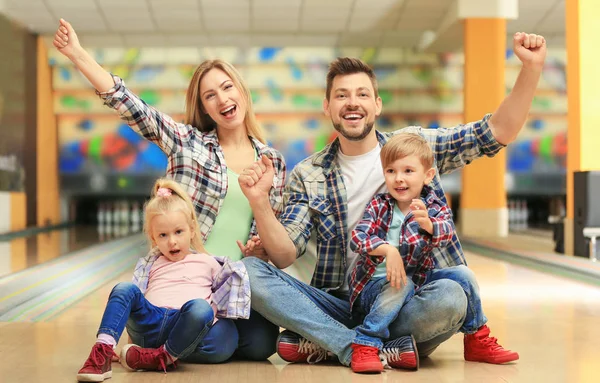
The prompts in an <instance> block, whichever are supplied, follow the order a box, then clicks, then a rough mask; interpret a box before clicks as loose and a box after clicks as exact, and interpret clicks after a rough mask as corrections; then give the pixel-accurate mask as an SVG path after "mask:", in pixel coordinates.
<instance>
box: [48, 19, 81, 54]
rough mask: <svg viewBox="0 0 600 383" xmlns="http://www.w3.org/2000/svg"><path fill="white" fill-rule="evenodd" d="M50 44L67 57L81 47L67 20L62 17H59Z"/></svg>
mask: <svg viewBox="0 0 600 383" xmlns="http://www.w3.org/2000/svg"><path fill="white" fill-rule="evenodd" d="M52 44H53V45H54V46H55V47H56V49H58V51H59V52H60V53H62V54H63V55H65V56H67V57H70V56H72V55H73V54H74V53H75V52H77V50H79V49H81V45H80V44H79V38H78V37H77V34H76V33H75V30H74V29H73V27H72V26H71V24H70V23H69V22H67V21H66V20H63V19H60V24H59V26H58V29H57V30H56V33H55V34H54V41H53V42H52Z"/></svg>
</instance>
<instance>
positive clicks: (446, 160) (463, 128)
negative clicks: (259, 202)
mask: <svg viewBox="0 0 600 383" xmlns="http://www.w3.org/2000/svg"><path fill="white" fill-rule="evenodd" d="M490 117H491V115H490V114H488V115H486V116H485V117H484V118H483V119H482V120H480V121H476V122H471V123H468V124H465V125H458V126H456V127H453V128H439V129H423V128H421V127H407V128H403V129H399V130H397V131H395V132H389V133H381V132H377V139H378V140H379V144H380V145H384V144H385V143H386V142H387V140H388V139H389V138H390V137H391V136H392V135H394V134H396V133H399V132H411V133H417V134H419V135H421V136H423V137H424V138H425V139H426V140H427V141H428V142H429V144H430V145H431V148H432V149H433V153H434V158H435V164H434V166H435V167H436V170H437V172H436V175H435V177H434V179H433V181H432V182H431V183H430V185H431V187H432V188H433V190H434V191H435V193H436V194H437V196H438V197H439V198H440V199H441V200H442V201H443V202H446V197H445V196H444V189H443V188H442V185H441V183H440V178H439V175H442V174H447V173H451V172H452V171H454V170H457V169H460V168H462V167H464V166H465V165H467V164H469V163H471V162H472V161H473V160H475V159H477V158H479V157H482V156H487V157H493V156H494V155H495V154H496V153H498V152H499V151H500V150H501V149H502V148H504V145H502V144H500V143H499V142H498V141H496V139H495V138H494V135H493V134H492V131H491V129H490V126H489V124H488V121H489V119H490ZM339 147H340V144H339V140H338V139H336V140H335V141H333V142H332V143H331V144H329V145H328V146H327V147H325V148H324V149H323V150H321V151H320V152H318V153H315V154H314V155H312V156H310V157H308V158H307V159H305V160H304V161H302V162H300V163H299V164H298V165H296V167H295V168H294V170H293V171H292V172H291V173H290V177H289V181H288V184H287V185H286V188H285V190H284V200H285V207H284V211H283V213H282V214H281V217H280V218H279V221H280V222H281V223H282V224H283V226H284V227H285V228H286V230H287V232H288V235H289V237H290V238H291V239H292V241H293V242H294V245H295V246H296V256H297V257H300V256H302V255H303V254H304V253H305V251H306V249H307V243H308V241H309V240H310V239H311V235H313V234H315V237H314V238H315V239H316V258H317V264H316V266H315V271H314V274H313V277H312V281H311V285H312V286H314V287H317V288H323V289H337V288H339V287H340V286H341V285H342V282H343V280H344V276H345V275H346V268H347V265H346V244H347V243H348V241H349V240H350V239H349V238H347V237H348V224H347V214H348V213H347V208H348V207H347V206H348V205H347V197H346V188H345V186H344V181H343V179H342V173H341V171H340V167H339V165H338V163H337V154H338V151H339ZM381 177H382V184H383V174H382V175H381ZM432 255H433V258H434V262H435V264H436V267H439V268H442V267H448V266H455V265H459V264H466V261H465V258H464V254H463V251H462V247H461V246H460V242H459V241H458V237H456V233H454V236H453V239H452V242H451V245H449V246H447V247H445V248H443V249H433V254H432Z"/></svg>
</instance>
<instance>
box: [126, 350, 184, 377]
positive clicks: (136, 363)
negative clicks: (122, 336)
mask: <svg viewBox="0 0 600 383" xmlns="http://www.w3.org/2000/svg"><path fill="white" fill-rule="evenodd" d="M120 361H121V364H122V365H123V367H125V368H126V369H128V370H131V371H140V370H151V371H157V370H159V371H160V370H163V371H164V372H167V366H169V365H171V364H172V365H173V366H174V367H176V366H177V362H176V361H174V360H173V358H172V357H171V355H169V353H168V352H167V350H165V346H160V347H159V348H142V347H140V346H138V345H135V344H127V345H125V346H124V347H123V349H122V350H121V359H120Z"/></svg>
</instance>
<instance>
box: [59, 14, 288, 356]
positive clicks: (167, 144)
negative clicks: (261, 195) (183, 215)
mask: <svg viewBox="0 0 600 383" xmlns="http://www.w3.org/2000/svg"><path fill="white" fill-rule="evenodd" d="M53 44H54V46H55V47H56V49H57V50H58V51H59V52H60V53H62V54H63V55H65V56H66V57H67V58H68V59H69V60H71V62H72V63H73V64H74V65H75V67H76V68H77V69H78V70H79V71H80V72H81V73H82V74H83V75H84V76H85V77H86V78H87V79H88V81H89V82H90V83H91V84H92V85H93V86H94V88H95V89H96V93H97V94H98V96H99V97H100V98H101V99H102V100H103V101H104V104H105V105H107V106H109V107H111V108H113V109H115V110H116V111H117V112H118V113H119V115H120V116H121V119H123V120H124V121H125V122H126V123H127V124H128V125H129V126H130V127H131V128H132V129H133V130H135V131H136V132H137V133H139V134H140V135H141V136H143V137H144V138H146V139H147V140H149V141H152V142H154V143H156V144H157V145H158V146H159V147H160V148H161V149H162V151H163V152H164V153H165V154H166V155H167V157H168V160H169V165H168V167H167V169H166V173H167V176H168V177H169V178H171V179H173V180H175V181H177V183H179V184H180V185H182V186H183V188H184V189H185V191H186V192H187V193H188V195H189V196H190V197H191V199H192V202H193V204H194V208H195V211H196V213H197V216H198V224H199V227H200V237H201V238H200V239H201V240H202V242H204V246H205V248H206V250H207V252H208V253H210V254H212V255H219V256H225V257H228V258H230V259H232V260H239V259H241V257H242V252H241V250H240V248H239V247H238V244H237V243H236V241H239V242H240V243H246V242H247V241H250V240H251V239H253V238H254V237H255V236H256V223H255V221H254V217H253V215H252V210H251V209H250V205H249V203H248V200H247V199H246V198H245V197H244V195H243V194H242V192H241V189H240V187H239V183H238V180H237V178H238V175H239V174H240V173H241V171H242V169H244V168H246V167H249V166H251V165H252V164H254V163H255V162H256V161H257V160H260V159H261V158H263V157H266V158H269V159H270V160H271V161H272V162H273V166H274V169H275V177H274V178H273V182H272V184H271V188H270V191H269V202H270V205H271V208H272V209H273V211H274V213H275V214H276V215H279V214H280V213H281V210H282V207H283V196H282V192H283V186H284V183H285V161H284V159H283V156H282V155H281V153H279V152H278V151H277V150H275V149H273V148H270V147H269V146H267V145H265V139H264V137H263V133H262V129H261V128H260V126H259V125H258V123H257V122H256V118H255V116H254V111H253V109H252V99H251V97H250V91H249V89H248V87H247V86H246V84H245V83H244V80H243V79H242V78H241V76H240V75H239V73H238V71H237V70H236V69H235V68H234V67H233V66H232V65H231V64H229V63H227V62H224V61H222V60H209V61H204V62H202V63H201V64H200V65H199V66H198V68H197V69H196V71H195V73H194V75H193V76H192V79H191V81H190V84H189V87H188V90H187V96H186V107H185V109H186V113H185V121H184V123H180V122H176V121H174V120H173V119H172V118H171V117H170V116H168V115H165V114H164V113H161V112H160V111H158V110H156V109H155V108H153V107H152V106H150V105H148V104H147V103H146V102H144V101H143V100H142V99H141V98H140V97H139V96H137V95H136V94H135V93H133V92H132V91H131V90H129V89H128V88H127V87H126V86H125V83H124V81H123V80H122V79H121V78H120V77H118V76H117V75H115V74H111V73H109V72H107V71H106V70H104V68H102V67H101V66H100V65H99V64H98V63H97V62H96V61H95V60H94V59H93V58H92V57H91V55H90V54H88V53H87V52H86V51H85V50H84V49H83V48H82V47H81V45H80V44H79V39H78V38H77V34H76V33H75V30H74V29H73V27H72V26H71V24H69V23H68V22H67V21H65V20H62V19H61V20H60V25H59V27H58V29H57V31H56V34H55V36H54V42H53ZM249 255H252V254H249ZM257 255H260V256H261V257H263V258H264V257H266V256H265V255H264V253H257ZM236 325H237V327H238V330H239V332H240V336H239V340H240V345H241V347H240V348H239V349H238V351H237V354H238V356H241V357H244V358H248V359H258V360H263V359H266V358H268V357H269V356H271V355H272V354H273V353H274V352H275V338H276V336H277V334H278V328H277V327H275V326H273V325H272V324H271V323H269V322H268V321H266V320H265V319H264V318H262V317H261V316H260V315H259V314H258V313H256V312H254V311H253V312H252V313H251V316H250V319H249V320H238V321H236ZM199 361H200V362H202V360H199Z"/></svg>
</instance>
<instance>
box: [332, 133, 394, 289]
mask: <svg viewBox="0 0 600 383" xmlns="http://www.w3.org/2000/svg"><path fill="white" fill-rule="evenodd" d="M380 153H381V146H379V143H378V144H377V146H376V147H375V148H374V149H373V150H371V151H370V152H368V153H365V154H361V155H359V156H347V155H345V154H343V153H342V151H341V150H340V151H338V163H339V165H340V169H341V172H342V178H343V179H344V186H345V187H346V194H347V201H348V222H347V223H348V228H347V229H348V233H347V237H346V238H347V239H348V243H347V244H346V251H347V253H346V254H347V259H346V262H347V263H346V267H347V268H346V276H345V278H344V284H343V285H342V287H341V288H340V291H341V292H347V291H348V290H349V286H348V277H349V275H350V273H352V270H353V269H354V266H355V265H356V263H357V262H358V257H359V256H358V254H356V253H355V252H353V251H352V250H351V249H350V234H351V233H352V230H354V228H355V227H356V224H357V223H358V221H360V220H361V219H362V217H363V213H364V212H365V208H366V207H367V204H368V203H369V201H371V199H372V198H373V196H375V195H376V194H378V193H384V192H386V191H387V188H386V186H385V178H384V177H383V168H382V167H381V159H380V158H379V154H380Z"/></svg>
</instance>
